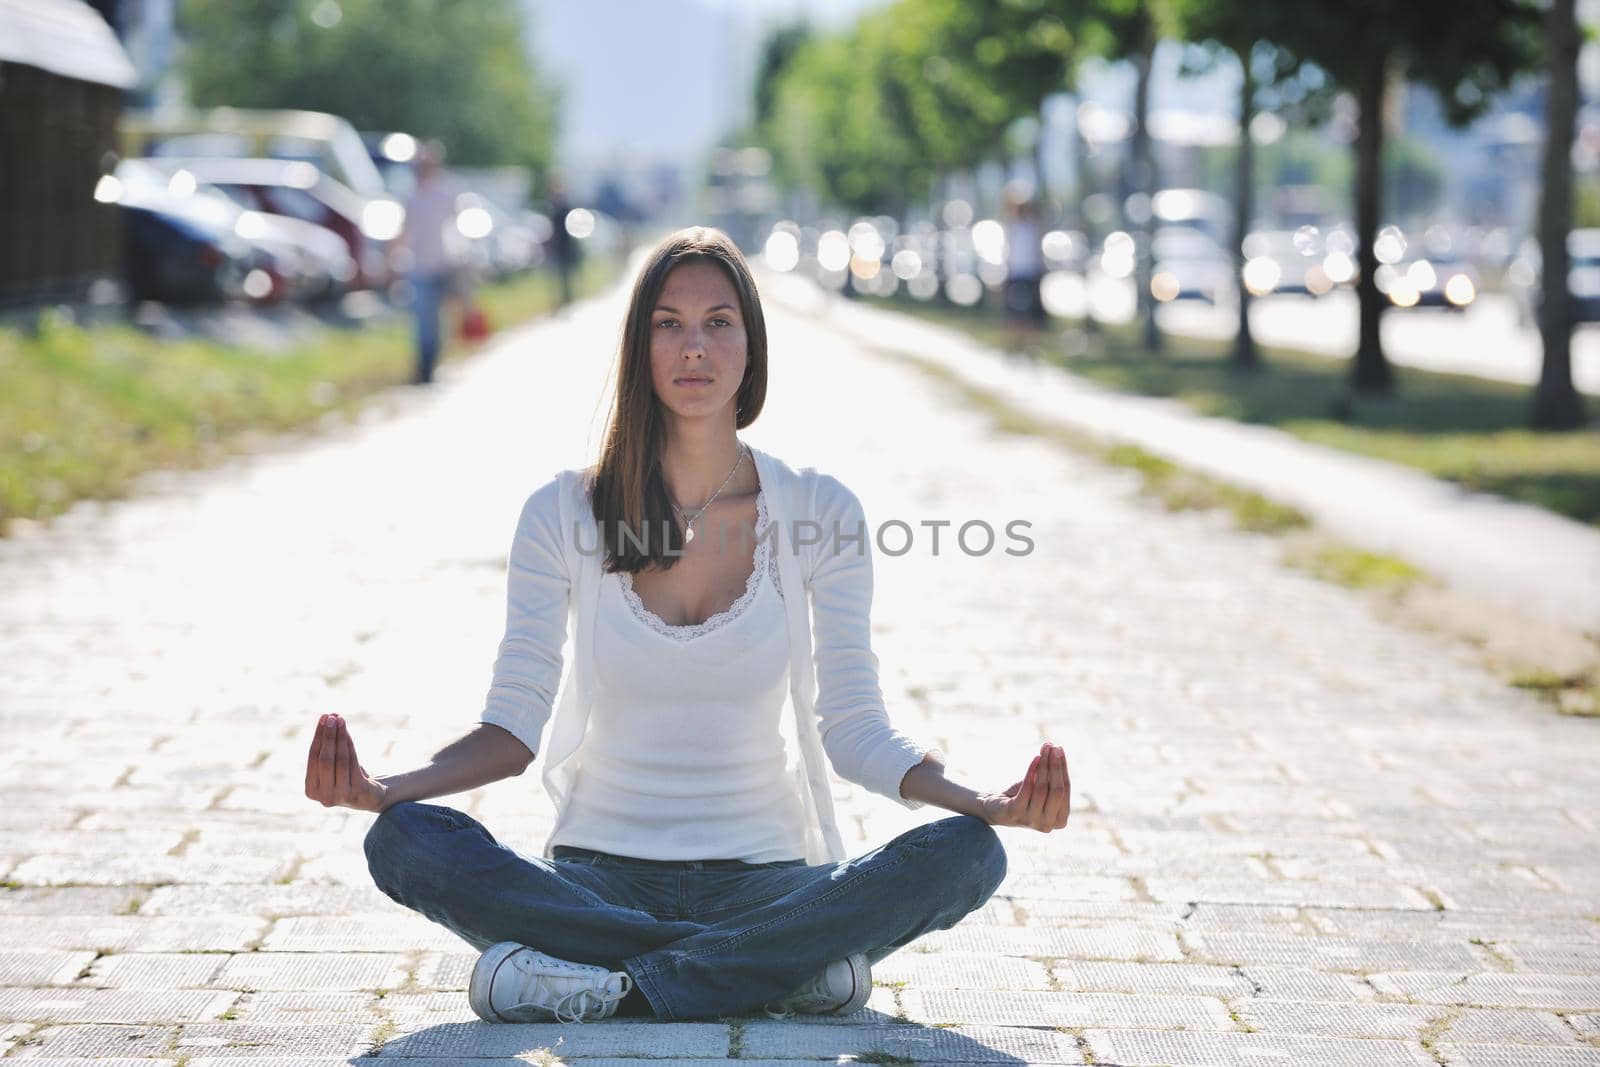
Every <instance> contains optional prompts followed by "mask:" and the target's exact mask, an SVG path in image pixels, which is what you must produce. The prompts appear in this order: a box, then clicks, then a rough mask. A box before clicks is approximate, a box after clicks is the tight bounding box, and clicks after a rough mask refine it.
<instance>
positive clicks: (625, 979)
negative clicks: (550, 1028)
mask: <svg viewBox="0 0 1600 1067" xmlns="http://www.w3.org/2000/svg"><path fill="white" fill-rule="evenodd" d="M616 973H617V974H619V975H621V977H622V988H621V989H620V990H617V991H616V992H612V991H611V990H607V991H606V992H605V993H603V994H602V993H597V992H595V991H594V990H593V989H574V990H572V991H571V992H570V993H567V994H565V995H564V996H562V997H561V999H559V1000H557V1001H556V1003H555V1006H554V1007H547V1006H546V1005H544V1004H543V1003H541V1002H539V1001H537V1000H526V1001H523V1002H522V1003H520V1004H513V1005H511V1007H509V1008H505V1009H503V1010H504V1011H506V1012H507V1013H510V1012H515V1011H519V1010H521V1009H523V1008H538V1009H540V1010H542V1011H549V1012H551V1013H553V1014H554V1015H555V1017H556V1021H557V1022H563V1023H582V1022H587V1021H588V1020H589V1018H591V1017H593V1018H596V1019H599V1018H604V1013H605V1008H606V1005H607V1004H612V1003H615V1002H617V1001H620V1000H621V999H622V998H623V997H625V996H627V995H628V994H629V993H630V992H632V991H633V979H632V978H631V977H629V975H628V973H627V972H626V971H618V972H616Z"/></svg>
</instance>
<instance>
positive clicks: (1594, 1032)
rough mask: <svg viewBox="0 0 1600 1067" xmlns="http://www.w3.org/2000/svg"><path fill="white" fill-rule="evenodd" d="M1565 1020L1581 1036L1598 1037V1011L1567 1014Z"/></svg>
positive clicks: (1599, 1014)
mask: <svg viewBox="0 0 1600 1067" xmlns="http://www.w3.org/2000/svg"><path fill="white" fill-rule="evenodd" d="M1567 1022H1569V1023H1571V1024H1572V1028H1573V1029H1574V1030H1576V1031H1577V1032H1578V1033H1579V1034H1580V1035H1582V1036H1583V1037H1591V1038H1593V1037H1600V1013H1597V1014H1592V1015H1591V1014H1587V1013H1580V1014H1574V1015H1568V1016H1567Z"/></svg>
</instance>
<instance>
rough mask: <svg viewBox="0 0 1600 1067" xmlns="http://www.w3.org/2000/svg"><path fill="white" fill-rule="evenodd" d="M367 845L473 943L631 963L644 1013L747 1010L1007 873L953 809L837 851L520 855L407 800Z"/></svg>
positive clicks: (971, 905) (961, 909) (879, 947)
mask: <svg viewBox="0 0 1600 1067" xmlns="http://www.w3.org/2000/svg"><path fill="white" fill-rule="evenodd" d="M365 849H366V854H367V865H368V868H369V869H370V870H371V872H372V877H373V880H374V881H375V882H377V884H378V888H379V889H381V890H383V892H384V893H385V894H387V895H388V896H389V897H390V898H391V899H392V900H394V901H396V902H397V903H399V904H403V905H405V906H406V907H408V908H411V909H413V910H415V911H417V912H420V913H421V914H422V915H425V916H427V917H428V918H429V919H432V920H433V921H434V922H437V923H440V924H441V925H443V926H445V927H447V928H448V929H450V930H452V931H454V932H455V933H456V934H458V935H459V936H460V937H462V938H463V939H464V940H465V941H467V943H469V944H470V945H472V946H473V947H474V948H476V949H478V950H479V951H482V950H483V949H486V948H488V947H489V946H490V945H492V944H495V943H497V942H500V941H515V942H518V943H520V944H523V945H527V946H529V947H530V948H535V949H538V950H539V951H541V952H544V953H547V954H549V955H551V956H555V957H557V958H558V959H564V960H571V961H573V962H576V963H590V964H597V965H599V966H601V967H605V968H606V969H608V970H613V971H626V972H627V973H628V975H629V976H631V977H632V978H633V981H634V984H635V986H636V987H637V989H638V990H639V993H640V994H642V995H643V996H644V998H645V999H646V1000H647V1001H648V1002H649V1006H650V1008H651V1010H652V1011H653V1013H654V1014H655V1016H656V1017H657V1018H659V1019H663V1020H673V1019H708V1018H717V1017H720V1016H725V1015H739V1014H744V1013H746V1012H752V1011H755V1010H758V1009H759V1008H760V1007H761V1006H762V1005H763V1004H765V1003H767V1002H769V1001H774V1000H779V999H781V998H783V997H785V996H787V995H788V994H790V993H793V992H794V991H795V990H797V989H799V988H800V986H802V985H804V984H805V983H806V982H807V981H809V980H810V979H811V978H813V977H815V976H816V975H817V974H819V973H820V972H821V971H822V970H823V968H824V967H826V966H827V965H828V964H829V963H830V962H832V961H834V960H838V959H843V958H844V957H846V956H849V955H852V954H853V953H857V952H864V953H866V955H867V959H868V960H869V961H870V962H874V963H875V962H877V961H878V960H881V959H883V958H884V957H885V956H887V955H889V954H890V953H891V952H893V951H895V950H896V949H898V948H901V947H903V946H905V945H906V944H908V943H910V942H911V941H912V940H913V939H915V938H917V937H920V936H922V935H923V934H925V933H927V932H928V931H930V930H948V929H949V928H950V927H952V926H954V925H955V924H956V923H957V922H959V921H960V920H961V919H962V918H963V917H964V916H966V915H967V914H968V913H969V912H972V911H974V910H976V909H977V908H979V907H982V906H983V904H984V902H985V901H987V900H988V899H989V898H990V896H992V895H993V894H994V891H995V890H996V889H997V888H998V887H999V885H1000V883H1001V881H1002V880H1003V879H1004V878H1005V873H1006V854H1005V849H1004V848H1003V847H1002V846H1001V843H1000V838H999V835H997V834H996V833H995V831H994V828H993V827H991V826H990V825H989V824H988V823H987V822H985V821H984V820H982V819H980V818H978V817H976V816H973V815H956V816H953V817H951V818H947V819H940V820H938V821H937V822H930V823H925V824H923V825H922V826H919V827H916V828H915V829H912V830H907V831H906V832H905V833H903V834H901V835H900V836H899V837H896V838H895V839H894V840H892V841H890V842H889V843H888V844H885V845H881V846H879V847H878V848H875V849H873V850H872V851H870V852H866V853H863V854H862V855H860V856H857V857H855V858H854V859H849V860H845V861H844V862H842V863H824V864H819V865H815V866H808V865H807V864H806V863H805V861H804V860H779V861H777V862H773V863H745V862H743V861H741V860H693V861H689V860H685V861H674V860H643V859H631V858H628V857H624V856H614V855H611V854H609V853H604V852H594V851H591V850H588V849H580V848H574V847H571V846H565V845H558V846H557V847H556V848H555V850H554V852H555V855H556V858H555V859H553V860H552V859H544V858H542V857H538V858H529V857H526V856H523V855H521V854H519V853H517V852H514V851H513V850H511V849H509V848H507V847H506V846H504V845H502V844H500V843H499V842H497V841H496V840H495V839H494V837H493V836H491V835H490V833H489V831H488V830H486V829H484V827H483V825H482V824H480V823H479V822H478V821H477V820H475V819H473V818H472V817H471V816H469V815H465V814H463V813H462V812H459V811H456V810H455V809H454V808H448V807H443V806H440V805H437V804H422V803H418V802H416V801H405V802H403V803H400V804H396V805H395V806H394V807H392V808H390V809H388V810H387V811H385V812H383V813H382V814H381V815H379V816H378V818H377V821H376V822H374V823H373V824H372V828H371V830H369V831H368V832H367V837H366V842H365Z"/></svg>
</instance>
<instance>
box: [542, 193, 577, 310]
mask: <svg viewBox="0 0 1600 1067" xmlns="http://www.w3.org/2000/svg"><path fill="white" fill-rule="evenodd" d="M549 207H550V242H549V249H550V259H551V261H552V262H553V263H554V264H555V268H556V280H557V281H558V282H559V283H560V285H561V296H560V300H561V303H560V304H559V305H558V307H559V308H565V307H566V306H567V305H568V304H570V303H572V275H573V272H574V271H575V270H577V267H578V254H579V253H578V239H577V238H576V237H574V236H573V235H572V231H571V230H569V229H568V228H567V216H568V215H570V214H571V213H572V202H571V201H570V200H568V199H567V187H566V184H565V183H564V182H563V181H562V180H561V179H559V178H552V179H551V181H550V201H549Z"/></svg>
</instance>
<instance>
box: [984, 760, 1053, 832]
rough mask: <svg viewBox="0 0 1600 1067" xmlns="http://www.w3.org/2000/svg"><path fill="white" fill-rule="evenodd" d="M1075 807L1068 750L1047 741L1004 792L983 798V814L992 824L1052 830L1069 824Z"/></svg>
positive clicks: (1045, 830)
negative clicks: (1068, 763)
mask: <svg viewBox="0 0 1600 1067" xmlns="http://www.w3.org/2000/svg"><path fill="white" fill-rule="evenodd" d="M1071 811H1072V779H1071V778H1070V777H1068V776H1067V753H1066V750H1065V749H1063V748H1062V747H1061V746H1060V745H1052V744H1051V743H1050V742H1048V741H1046V742H1045V743H1044V744H1043V745H1041V746H1039V754H1038V755H1037V756H1035V757H1033V762H1032V763H1030V764H1029V765H1028V773H1027V774H1025V775H1023V776H1022V781H1020V782H1017V783H1016V784H1015V785H1013V786H1011V788H1009V789H1007V790H1006V791H1005V792H1004V793H991V794H989V795H988V796H986V797H984V798H983V817H984V818H985V819H987V820H988V822H989V824H990V825H991V826H1026V827H1028V828H1030V829H1033V830H1041V831H1043V832H1044V833H1049V832H1050V831H1051V830H1059V829H1061V828H1062V827H1063V826H1065V825H1067V815H1068V814H1069V813H1070V812H1071Z"/></svg>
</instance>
